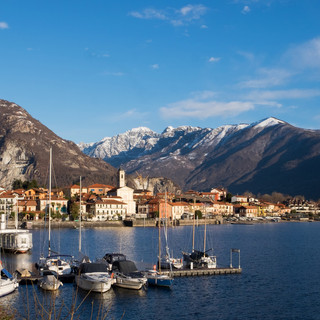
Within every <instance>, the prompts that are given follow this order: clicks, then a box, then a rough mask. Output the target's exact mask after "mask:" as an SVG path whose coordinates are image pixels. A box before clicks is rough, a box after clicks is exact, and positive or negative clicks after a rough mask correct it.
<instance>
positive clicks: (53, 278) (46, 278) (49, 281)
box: [38, 271, 63, 291]
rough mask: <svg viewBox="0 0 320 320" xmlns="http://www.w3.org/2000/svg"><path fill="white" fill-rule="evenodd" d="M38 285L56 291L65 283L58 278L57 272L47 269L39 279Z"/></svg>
mask: <svg viewBox="0 0 320 320" xmlns="http://www.w3.org/2000/svg"><path fill="white" fill-rule="evenodd" d="M38 286H39V287H40V288H41V289H43V290H46V291H56V290H58V289H59V287H60V286H63V283H62V282H61V281H60V280H58V277H57V275H56V274H55V273H53V272H50V271H45V272H44V273H43V277H42V278H41V279H40V280H39V281H38Z"/></svg>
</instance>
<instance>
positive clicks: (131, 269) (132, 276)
mask: <svg viewBox="0 0 320 320" xmlns="http://www.w3.org/2000/svg"><path fill="white" fill-rule="evenodd" d="M112 272H113V274H114V278H115V280H116V281H115V283H114V285H115V286H116V287H120V288H125V289H133V290H140V289H141V288H142V287H143V286H144V285H145V284H146V283H147V278H146V277H145V276H144V275H143V274H142V273H141V272H140V271H138V270H137V267H136V265H135V263H134V262H133V261H130V260H123V261H115V262H113V265H112Z"/></svg>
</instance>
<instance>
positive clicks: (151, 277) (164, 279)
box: [146, 193, 173, 287]
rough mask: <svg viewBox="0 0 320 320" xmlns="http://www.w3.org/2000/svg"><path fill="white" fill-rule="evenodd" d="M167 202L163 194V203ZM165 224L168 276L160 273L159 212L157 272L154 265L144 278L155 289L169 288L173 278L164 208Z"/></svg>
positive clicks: (159, 225)
mask: <svg viewBox="0 0 320 320" xmlns="http://www.w3.org/2000/svg"><path fill="white" fill-rule="evenodd" d="M166 202H167V193H166V194H165V203H166ZM164 218H165V221H164V222H165V223H164V226H165V228H164V239H165V249H166V257H168V261H169V268H170V271H169V274H165V273H162V271H161V215H160V212H159V221H158V250H159V254H158V268H159V269H158V270H156V265H154V269H153V270H149V271H148V272H147V274H146V277H147V279H148V284H149V285H151V286H157V287H171V285H172V283H173V277H172V275H171V274H172V273H171V271H172V265H171V263H170V254H169V247H168V238H167V224H166V220H167V212H166V207H165V217H164Z"/></svg>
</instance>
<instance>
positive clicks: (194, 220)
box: [192, 199, 196, 252]
mask: <svg viewBox="0 0 320 320" xmlns="http://www.w3.org/2000/svg"><path fill="white" fill-rule="evenodd" d="M193 203H194V204H195V199H194V200H193ZM194 208H195V205H194ZM195 226H196V211H194V215H193V226H192V252H193V251H194V232H195Z"/></svg>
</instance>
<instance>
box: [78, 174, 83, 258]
mask: <svg viewBox="0 0 320 320" xmlns="http://www.w3.org/2000/svg"><path fill="white" fill-rule="evenodd" d="M81 190H82V188H81V176H80V209H79V224H80V225H79V252H81V225H82V223H81V220H82V211H81Z"/></svg>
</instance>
